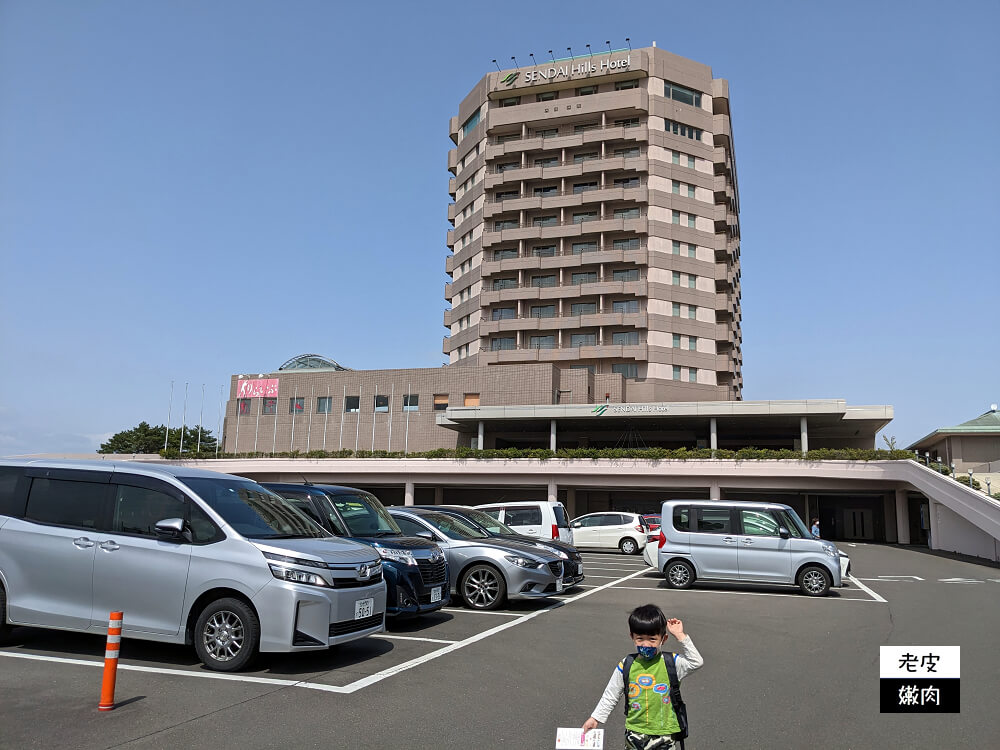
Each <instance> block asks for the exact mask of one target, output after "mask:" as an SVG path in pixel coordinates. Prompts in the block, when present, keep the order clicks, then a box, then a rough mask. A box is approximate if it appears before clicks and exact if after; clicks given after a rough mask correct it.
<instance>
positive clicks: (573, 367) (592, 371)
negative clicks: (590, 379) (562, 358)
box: [569, 365, 597, 375]
mask: <svg viewBox="0 0 1000 750" xmlns="http://www.w3.org/2000/svg"><path fill="white" fill-rule="evenodd" d="M569 369H571V370H586V371H587V372H589V373H590V374H591V375H596V374H597V367H596V366H595V365H570V366H569Z"/></svg>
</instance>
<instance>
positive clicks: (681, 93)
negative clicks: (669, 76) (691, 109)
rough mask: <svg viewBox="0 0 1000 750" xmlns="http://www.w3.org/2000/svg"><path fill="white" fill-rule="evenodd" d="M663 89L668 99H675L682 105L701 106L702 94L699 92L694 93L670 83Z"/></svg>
mask: <svg viewBox="0 0 1000 750" xmlns="http://www.w3.org/2000/svg"><path fill="white" fill-rule="evenodd" d="M663 88H664V92H663V95H664V96H665V97H667V98H668V99H673V100H674V101H676V102H681V103H682V104H691V105H693V106H695V107H700V106H701V92H699V91H692V90H691V89H686V88H684V87H683V86H678V85H677V84H676V83H670V82H669V81H667V82H666V83H665V84H664V87H663Z"/></svg>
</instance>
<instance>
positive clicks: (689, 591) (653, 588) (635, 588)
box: [614, 586, 885, 604]
mask: <svg viewBox="0 0 1000 750" xmlns="http://www.w3.org/2000/svg"><path fill="white" fill-rule="evenodd" d="M614 588H615V590H616V591H617V590H618V589H626V590H628V591H662V592H663V593H670V594H736V595H739V596H779V597H782V596H784V597H790V598H792V599H808V598H815V599H826V600H828V601H836V602H870V603H872V604H877V603H878V602H877V601H876V600H875V599H854V598H851V597H840V598H838V597H829V596H817V597H806V596H803V595H802V594H771V593H768V592H766V591H722V590H720V589H666V588H659V587H658V586H615V587H614ZM876 596H878V594H876ZM880 601H883V602H884V601H885V599H881V600H880Z"/></svg>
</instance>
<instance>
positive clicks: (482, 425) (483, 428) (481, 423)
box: [477, 420, 486, 450]
mask: <svg viewBox="0 0 1000 750" xmlns="http://www.w3.org/2000/svg"><path fill="white" fill-rule="evenodd" d="M485 437H486V423H485V422H484V421H482V420H479V442H478V443H477V447H478V448H479V450H482V449H483V443H484V442H485V440H484V438H485Z"/></svg>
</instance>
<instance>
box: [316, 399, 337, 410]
mask: <svg viewBox="0 0 1000 750" xmlns="http://www.w3.org/2000/svg"><path fill="white" fill-rule="evenodd" d="M332 403H333V397H331V396H320V397H318V398H317V399H316V413H317V414H329V413H330V412H331V411H332V410H331V408H330V406H331V404H332Z"/></svg>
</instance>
